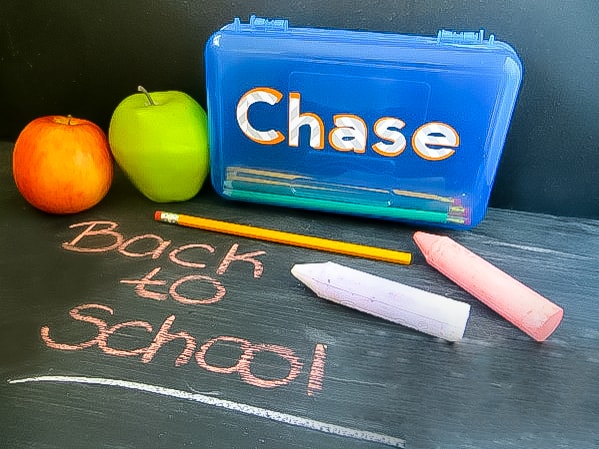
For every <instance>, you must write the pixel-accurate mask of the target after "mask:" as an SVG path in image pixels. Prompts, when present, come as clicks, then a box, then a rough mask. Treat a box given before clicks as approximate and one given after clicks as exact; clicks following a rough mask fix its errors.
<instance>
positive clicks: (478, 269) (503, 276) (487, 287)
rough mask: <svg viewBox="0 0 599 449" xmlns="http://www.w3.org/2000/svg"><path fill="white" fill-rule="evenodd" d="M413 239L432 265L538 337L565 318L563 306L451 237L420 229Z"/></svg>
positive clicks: (507, 318) (520, 327)
mask: <svg viewBox="0 0 599 449" xmlns="http://www.w3.org/2000/svg"><path fill="white" fill-rule="evenodd" d="M414 241H415V242H416V244H417V245H418V247H419V248H420V250H421V251H422V253H423V254H424V257H425V259H426V261H427V262H428V263H429V264H430V265H431V266H432V267H434V268H435V269H437V270H438V271H439V272H441V273H442V274H444V275H445V276H446V277H448V278H449V279H451V280H452V281H453V282H455V283H456V284H457V285H459V286H460V287H462V288H463V289H464V290H466V291H467V292H468V293H470V294H471V295H472V296H474V297H475V298H477V299H478V300H480V301H481V302H483V303H484V304H486V305H487V306H488V307H490V308H491V309H493V310H494V311H495V312H497V313H498V314H499V315H501V316H502V317H504V318H505V319H506V320H508V321H509V322H510V323H512V324H513V325H515V326H516V327H518V328H519V329H521V330H522V331H523V332H525V333H526V334H528V335H529V336H530V337H532V338H534V339H535V340H537V341H544V340H546V339H547V338H548V337H549V336H550V335H551V334H552V333H553V332H554V331H555V329H556V328H557V327H558V326H559V324H560V322H561V321H562V318H563V315H564V311H563V309H562V308H561V307H560V306H558V305H557V304H555V303H553V302H551V301H550V300H548V299H547V298H545V297H543V296H541V295H540V294H539V293H537V292H535V291H534V290H532V289H531V288H529V287H527V286H526V285H524V284H523V283H521V282H520V281H518V280H516V279H514V278H513V277H511V276H510V275H508V274H507V273H505V272H504V271H502V270H500V269H499V268H497V267H496V266H494V265H493V264H491V263H490V262H488V261H486V260H484V259H483V258H482V257H480V256H478V255H476V254H474V253H473V252H472V251H470V250H468V249H466V248H465V247H463V246H462V245H460V244H459V243H457V242H455V241H454V240H452V239H451V238H449V237H446V236H439V235H434V234H429V233H425V232H421V231H418V232H416V233H415V234H414Z"/></svg>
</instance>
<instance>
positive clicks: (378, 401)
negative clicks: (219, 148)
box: [0, 143, 599, 449]
mask: <svg viewBox="0 0 599 449" xmlns="http://www.w3.org/2000/svg"><path fill="white" fill-rule="evenodd" d="M11 149H12V145H11V144H10V143H2V144H1V146H0V186H1V193H0V214H1V217H2V218H1V219H0V230H1V233H0V250H1V254H2V255H1V257H0V301H1V306H2V313H1V314H0V447H7V448H25V447H27V448H81V447H102V448H179V447H201V448H283V447H285V448H337V447H345V448H383V447H403V446H405V447H409V448H431V449H432V448H513V447H519V448H523V447H532V448H547V447H572V448H577V449H580V448H592V447H597V445H598V444H599V429H598V427H597V422H599V376H598V375H597V373H598V372H599V371H598V369H599V324H598V322H599V312H598V309H599V308H598V302H597V301H598V300H597V298H599V286H598V284H597V281H596V276H597V274H596V273H597V268H598V264H597V260H598V259H597V254H599V239H598V237H599V221H593V220H576V219H560V218H559V217H553V216H547V215H538V214H528V213H515V212H510V211H502V210H497V209H493V210H491V211H490V212H489V215H488V217H487V219H486V220H485V221H484V222H483V223H482V224H481V225H480V226H479V227H477V228H476V229H475V230H473V231H471V232H462V233H460V232H454V233H452V234H451V235H452V236H453V237H454V238H455V239H456V240H457V241H459V242H460V243H462V244H464V245H465V246H467V247H469V248H471V249H472V250H474V251H476V252H477V253H479V254H480V255H482V256H483V257H485V258H487V259H488V260H490V261H491V262H493V263H495V264H496V265H498V266H499V267H500V268H503V269H504V270H506V271H508V272H509V273H510V274H512V275H514V276H515V277H517V278H518V279H520V280H521V281H523V282H525V283H526V284H528V285H529V286H530V287H532V288H533V289H535V290H537V291H539V292H540V293H541V294H543V295H545V296H547V297H548V298H550V299H551V300H552V301H554V302H556V303H558V304H559V305H561V306H562V307H563V308H564V310H565V318H564V320H563V322H562V324H561V326H560V327H559V328H558V329H557V331H556V332H555V333H554V334H553V335H552V337H551V338H550V339H549V340H548V341H547V342H545V343H542V344H539V343H535V342H534V341H532V340H531V339H530V338H529V337H527V336H526V335H525V334H523V333H522V332H521V331H519V330H518V329H516V328H514V327H513V326H511V325H510V324H509V323H507V322H506V321H504V320H503V319H501V318H500V317H499V316H498V315H496V314H495V313H493V312H492V311H490V310H489V309H487V308H486V307H485V306H484V305H482V304H481V303H479V302H477V301H476V300H475V299H474V298H472V297H471V296H469V295H468V294H466V293H465V292H463V291H462V290H461V289H460V288H459V287H457V286H456V285H454V284H452V283H451V282H450V281H448V280H447V279H445V278H444V277H443V276H442V275H440V274H439V273H437V272H436V271H434V270H433V269H432V268H431V267H429V266H428V265H427V264H426V263H425V262H424V261H423V260H422V258H421V257H418V256H417V250H416V247H415V245H414V243H413V242H412V239H411V236H412V233H413V232H414V231H415V229H414V228H411V227H409V226H405V225H401V224H397V223H390V222H382V221H374V220H367V219H358V218H352V217H345V216H335V215H327V214H320V213H310V212H305V211H298V210H291V209H283V208H267V207H258V206H252V205H247V204H237V203H232V202H226V201H224V200H222V199H220V198H218V197H216V196H215V195H214V193H213V192H212V191H211V190H210V189H209V188H206V189H204V191H203V192H201V193H200V195H199V196H198V197H197V198H195V199H194V200H192V201H189V202H186V203H182V204H169V205H157V204H155V203H152V202H150V201H149V200H146V199H145V198H144V197H142V196H141V194H139V193H138V192H137V191H135V190H134V189H133V187H131V185H130V184H129V182H128V181H127V180H126V179H124V178H123V177H122V176H120V175H118V176H117V178H116V180H115V183H114V184H113V186H112V189H111V191H110V193H109V195H108V196H107V197H106V198H105V200H104V201H102V202H101V203H100V205H98V206H97V207H95V208H93V209H91V210H89V211H86V212H84V213H81V214H77V215H70V216H51V215H47V214H44V213H41V212H38V211H36V210H35V209H33V208H31V207H30V206H29V205H28V204H27V203H25V201H24V200H23V199H22V198H21V196H20V195H19V193H18V192H17V190H16V188H15V187H14V183H13V182H12V179H11V169H10V160H11ZM156 209H165V210H173V211H177V212H183V213H188V214H192V215H202V216H207V217H211V218H217V219H220V220H228V221H234V222H239V223H246V224H252V225H256V226H262V227H267V228H273V229H281V230H285V231H291V232H298V233H304V234H309V235H317V236H322V237H328V238H336V239H342V240H347V241H354V242H358V243H365V244H369V245H378V246H385V247H390V248H394V249H399V250H409V251H413V252H414V253H415V254H416V257H415V261H414V263H413V264H412V265H410V266H400V265H392V264H388V263H381V262H375V261H368V260H364V259H357V258H351V257H346V256H341V255H333V254H327V253H322V252H318V251H310V250H306V249H299V248H293V247H289V246H282V245H278V244H274V243H265V242H259V241H255V240H251V239H246V238H236V237H232V236H226V235H221V234H217V233H213V232H206V231H200V230H194V229H188V228H182V227H177V226H172V225H167V224H163V223H158V222H156V221H154V219H153V214H154V211H155V210H156ZM329 260H330V261H335V262H337V263H341V264H343V265H346V266H349V267H352V268H357V269H360V270H363V271H367V272H370V273H373V274H377V275H380V276H383V277H386V278H389V279H393V280H395V281H399V282H403V283H406V284H408V285H412V286H415V287H418V288H422V289H425V290H428V291H431V292H434V293H437V294H441V295H446V296H449V297H451V298H454V299H457V300H462V301H465V302H468V303H469V304H471V306H472V312H471V317H470V321H469V324H468V327H467V329H466V333H465V336H464V339H463V340H461V341H460V342H458V343H454V344H450V343H447V342H445V341H443V340H440V339H438V338H434V337H430V336H428V335H425V334H421V333H418V332H416V331H412V330H410V329H407V328H405V327H402V326H399V325H396V324H392V323H389V322H385V321H383V320H380V319H377V318H374V317H371V316H367V315H365V314H361V313H359V312H356V311H353V310H349V309H347V308H344V307H342V306H339V305H335V304H332V303H328V302H325V301H323V300H321V299H318V298H316V297H315V296H314V295H313V294H312V293H311V292H310V291H309V290H308V289H306V288H305V287H304V286H303V285H301V284H300V283H299V282H298V281H297V280H296V279H295V278H293V277H292V275H291V274H290V269H291V267H292V266H293V264H295V263H306V262H324V261H329Z"/></svg>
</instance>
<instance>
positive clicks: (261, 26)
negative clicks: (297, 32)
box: [233, 14, 289, 31]
mask: <svg viewBox="0 0 599 449" xmlns="http://www.w3.org/2000/svg"><path fill="white" fill-rule="evenodd" d="M233 27H234V29H235V31H241V20H240V19H239V17H236V18H235V20H234V21H233ZM249 28H250V29H251V30H253V31H287V30H288V29H289V21H288V20H287V19H266V18H264V17H257V16H256V15H255V14H253V15H252V16H250V24H249Z"/></svg>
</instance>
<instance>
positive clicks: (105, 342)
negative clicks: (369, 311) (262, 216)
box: [40, 220, 326, 396]
mask: <svg viewBox="0 0 599 449" xmlns="http://www.w3.org/2000/svg"><path fill="white" fill-rule="evenodd" d="M69 228H70V229H78V228H81V229H82V230H81V231H80V233H79V234H78V235H77V236H75V237H74V238H73V239H72V240H70V241H68V242H64V243H62V248H63V249H64V250H67V251H73V252H79V253H97V254H101V253H107V252H111V251H116V252H117V253H118V254H121V255H122V256H124V257H127V258H133V259H140V258H145V259H150V260H159V259H161V257H162V256H163V255H166V259H163V260H166V261H167V262H169V263H172V264H174V265H175V266H178V267H182V268H185V269H191V270H194V271H195V270H206V269H208V261H207V260H198V257H200V256H201V255H206V256H208V257H211V256H213V255H214V254H215V252H216V248H215V247H214V246H212V245H210V244H208V243H186V244H184V245H181V246H176V245H174V244H173V242H172V241H171V240H168V239H165V238H163V237H162V236H160V235H156V234H141V235H136V236H133V237H129V238H127V237H125V236H124V235H123V234H122V233H121V232H119V231H117V228H118V223H116V222H114V221H105V220H98V221H87V222H82V223H75V224H73V225H71V226H69ZM264 255H266V252H265V251H250V252H240V250H239V244H238V243H233V244H232V245H231V246H230V247H229V248H228V250H227V252H226V254H225V256H224V257H222V259H220V261H219V262H218V263H217V264H216V268H215V269H214V276H218V277H219V276H222V275H224V274H225V273H226V272H227V271H228V270H230V269H231V267H233V266H237V265H238V264H237V263H240V264H243V265H244V266H247V264H249V265H250V267H251V275H252V277H253V278H254V279H260V278H261V277H262V275H263V273H264V265H263V263H262V261H261V260H260V259H259V257H260V256H264ZM194 257H195V259H194ZM162 269H163V266H157V267H154V268H152V269H151V270H150V271H149V272H147V273H146V274H144V275H141V276H138V277H135V278H127V279H121V280H120V281H119V282H120V284H123V285H131V286H133V289H134V293H135V294H136V295H137V296H138V297H140V298H142V299H148V300H152V301H166V300H168V299H169V298H171V299H172V300H174V301H176V302H177V303H179V304H182V305H186V306H209V305H211V304H214V303H217V302H219V301H221V300H222V299H223V298H224V297H225V295H226V292H227V290H226V288H225V286H224V285H223V283H222V282H221V281H220V280H219V279H217V278H216V277H214V276H212V275H208V274H198V273H197V272H194V273H192V274H184V275H182V276H180V277H179V278H177V279H175V280H174V281H172V280H168V281H167V280H165V279H164V278H162V277H161V271H162ZM206 289H208V292H207V293H206ZM190 291H193V292H194V293H193V295H192V294H190V293H189V292H190ZM198 291H202V292H203V293H202V294H198V293H196V292H198ZM192 296H194V297H192ZM195 296H197V297H195ZM68 315H69V316H70V318H71V319H72V320H74V321H76V322H79V323H86V324H88V325H90V326H91V327H90V330H89V332H92V331H93V333H94V334H95V336H93V337H91V338H90V337H89V332H88V333H86V334H85V335H86V337H85V339H83V341H78V342H77V341H75V342H73V341H59V339H57V338H55V337H54V335H55V334H59V333H60V330H58V331H56V327H52V328H51V327H50V326H49V325H47V324H46V325H43V326H42V327H41V329H40V335H41V338H42V340H43V342H44V343H45V344H46V346H47V347H49V348H52V349H57V350H62V351H80V350H87V349H90V348H92V347H97V349H99V350H100V351H101V352H102V353H104V354H106V355H109V356H114V357H137V358H138V359H139V361H140V362H141V363H145V364H147V363H150V362H152V361H153V360H154V359H155V357H156V354H157V353H158V352H159V351H160V350H161V349H162V348H163V347H164V346H165V345H168V344H170V343H171V342H173V341H177V342H179V344H183V346H182V349H181V350H180V352H179V354H177V356H176V358H175V359H174V361H173V365H174V366H175V367H179V366H183V365H187V364H189V363H190V362H191V361H192V360H193V361H195V363H196V364H197V365H198V367H200V368H202V369H204V370H206V371H209V372H212V373H219V374H224V375H237V376H239V378H240V379H241V380H242V381H243V382H245V383H246V384H249V385H252V386H256V387H260V388H276V387H280V386H284V385H288V384H290V383H291V382H294V381H295V380H296V379H297V378H298V376H299V375H300V374H301V372H302V369H303V367H304V363H303V362H302V360H301V358H300V357H299V356H298V355H297V354H296V352H295V351H294V350H293V349H291V348H289V347H286V346H283V345H277V344H272V343H263V342H252V341H251V340H248V339H246V338H240V337H237V336H230V335H219V336H216V337H211V338H208V339H207V340H206V341H205V342H203V343H201V344H199V343H198V341H197V339H196V337H195V336H194V335H192V334H191V333H189V332H188V331H187V330H183V329H177V326H176V324H175V322H176V320H177V317H176V315H175V314H169V315H168V316H166V318H164V319H163V320H162V322H161V323H160V325H159V326H155V325H153V324H152V323H151V322H149V321H147V320H142V319H134V320H124V321H118V320H115V319H114V317H115V310H114V309H113V308H112V307H109V306H107V305H104V304H98V303H88V304H81V305H78V306H75V307H73V308H71V309H70V310H69V312H68ZM106 318H108V319H106ZM110 321H117V322H114V323H111V322H110ZM134 330H137V331H136V332H134ZM139 331H141V333H140V332H139ZM144 334H147V337H144ZM119 335H121V336H128V337H129V338H128V339H127V341H128V342H130V341H131V338H130V337H131V336H132V335H135V336H136V337H135V342H134V344H133V346H135V347H119V344H118V341H119V339H118V337H119ZM130 345H131V343H129V344H128V345H127V346H130ZM219 346H228V347H230V346H233V347H237V348H238V349H237V350H236V352H235V355H233V356H231V355H229V356H228V357H229V358H230V361H229V363H227V360H225V362H223V361H222V357H220V358H217V359H218V360H219V363H218V364H217V363H215V362H214V360H216V359H211V358H210V354H211V353H212V352H213V351H217V349H215V348H217V347H219ZM217 352H218V351H217ZM265 353H268V354H271V356H274V357H275V360H276V359H278V360H279V362H271V363H270V364H269V366H270V367H271V368H272V367H275V368H277V369H278V371H277V372H278V373H279V375H278V376H269V377H262V376H260V375H257V374H256V370H252V365H253V364H255V363H257V362H256V356H257V355H258V354H265ZM325 361H326V346H325V345H323V344H321V343H317V344H316V345H315V347H314V351H313V353H312V357H311V361H310V362H311V363H310V364H309V366H310V371H309V375H308V386H307V394H308V395H309V396H312V395H313V394H314V393H315V392H318V391H321V390H322V383H323V379H324V368H325ZM277 364H278V365H280V366H279V367H276V366H275V365H277ZM281 373H282V374H281Z"/></svg>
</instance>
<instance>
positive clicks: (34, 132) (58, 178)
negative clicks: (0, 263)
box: [12, 115, 113, 214]
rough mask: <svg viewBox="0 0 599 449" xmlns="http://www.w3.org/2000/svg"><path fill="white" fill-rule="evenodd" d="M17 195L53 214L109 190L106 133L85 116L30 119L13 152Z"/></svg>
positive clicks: (92, 201) (76, 208)
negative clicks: (19, 194)
mask: <svg viewBox="0 0 599 449" xmlns="http://www.w3.org/2000/svg"><path fill="white" fill-rule="evenodd" d="M12 162H13V177H14V179H15V183H16V184H17V189H19V192H21V195H23V197H24V198H25V199H26V200H27V201H28V202H29V203H30V204H31V205H33V206H35V207H36V208H38V209H41V210H43V211H45V212H49V213H53V214H72V213H76V212H81V211H83V210H86V209H89V208H91V207H92V206H95V205H96V204H97V203H99V202H100V200H101V199H102V198H104V196H105V195H106V193H108V189H109V188H110V185H111V183H112V176H113V160H112V155H111V153H110V148H109V146H108V140H107V138H106V134H105V133H104V131H102V129H101V128H100V127H99V126H98V125H96V124H94V123H92V122H90V121H88V120H84V119H78V118H74V117H71V116H68V117H64V116H60V115H51V116H46V117H40V118H37V119H35V120H33V121H32V122H30V123H29V124H28V125H27V126H26V127H25V128H24V129H23V131H21V133H20V134H19V137H18V138H17V141H16V143H15V147H14V152H13V160H12Z"/></svg>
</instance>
